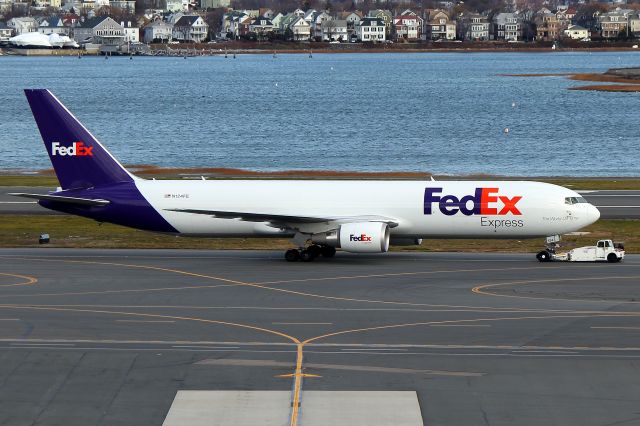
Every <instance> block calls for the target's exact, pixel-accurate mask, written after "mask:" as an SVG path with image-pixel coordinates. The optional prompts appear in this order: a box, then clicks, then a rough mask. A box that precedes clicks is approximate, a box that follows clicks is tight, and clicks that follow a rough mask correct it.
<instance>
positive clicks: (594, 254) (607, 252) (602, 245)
mask: <svg viewBox="0 0 640 426" xmlns="http://www.w3.org/2000/svg"><path fill="white" fill-rule="evenodd" d="M557 242H558V240H556V241H550V239H547V248H546V249H545V250H543V251H541V252H540V253H538V254H537V255H536V258H537V259H538V260H539V261H540V262H551V261H552V260H555V261H564V262H610V263H615V262H620V261H621V260H622V259H624V245H623V244H622V243H614V242H613V241H612V240H600V241H598V242H597V243H596V245H595V246H586V247H578V248H574V249H573V250H569V251H568V252H564V253H557V252H556V248H557Z"/></svg>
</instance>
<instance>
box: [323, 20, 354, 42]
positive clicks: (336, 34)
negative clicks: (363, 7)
mask: <svg viewBox="0 0 640 426" xmlns="http://www.w3.org/2000/svg"><path fill="white" fill-rule="evenodd" d="M320 28H321V30H322V40H323V41H348V37H349V36H348V33H347V21H345V20H344V19H332V20H330V21H324V22H323V23H322V25H321V27H320Z"/></svg>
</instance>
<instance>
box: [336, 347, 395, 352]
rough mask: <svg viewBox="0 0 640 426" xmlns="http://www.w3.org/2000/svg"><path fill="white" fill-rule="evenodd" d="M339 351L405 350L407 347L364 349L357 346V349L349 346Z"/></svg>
mask: <svg viewBox="0 0 640 426" xmlns="http://www.w3.org/2000/svg"><path fill="white" fill-rule="evenodd" d="M340 350H341V351H358V352H361V351H395V352H397V351H406V350H407V349H384V348H373V349H366V348H358V349H355V348H354V349H351V348H342V349H340Z"/></svg>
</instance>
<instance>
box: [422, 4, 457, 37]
mask: <svg viewBox="0 0 640 426" xmlns="http://www.w3.org/2000/svg"><path fill="white" fill-rule="evenodd" d="M423 38H424V39H426V40H455V38H456V21H452V20H451V18H450V17H449V15H448V14H447V13H446V12H445V11H443V10H437V9H436V10H432V11H430V12H429V13H428V16H427V17H426V21H425V24H424V37H423Z"/></svg>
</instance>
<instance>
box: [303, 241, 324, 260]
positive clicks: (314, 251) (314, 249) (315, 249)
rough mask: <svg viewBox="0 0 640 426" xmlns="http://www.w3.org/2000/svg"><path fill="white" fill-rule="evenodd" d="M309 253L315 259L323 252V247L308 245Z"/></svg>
mask: <svg viewBox="0 0 640 426" xmlns="http://www.w3.org/2000/svg"><path fill="white" fill-rule="evenodd" d="M307 253H309V255H310V256H311V257H313V258H314V259H315V258H316V257H319V256H320V255H321V254H322V247H320V246H318V245H315V244H312V245H310V246H309V247H307Z"/></svg>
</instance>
